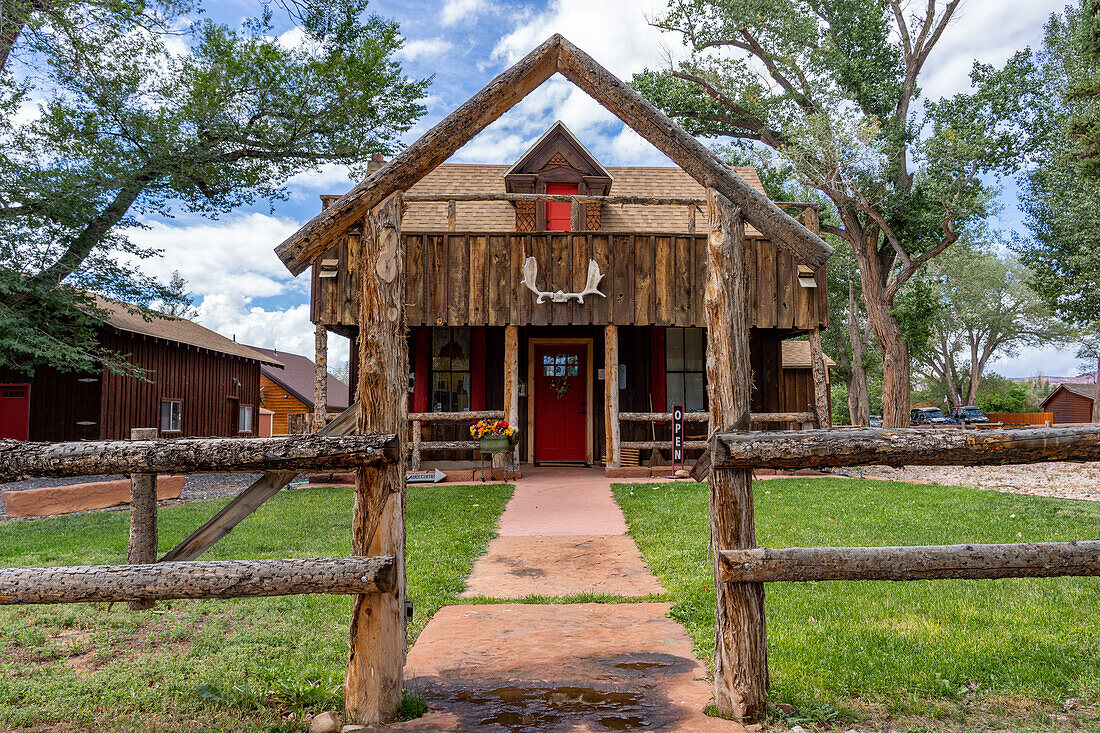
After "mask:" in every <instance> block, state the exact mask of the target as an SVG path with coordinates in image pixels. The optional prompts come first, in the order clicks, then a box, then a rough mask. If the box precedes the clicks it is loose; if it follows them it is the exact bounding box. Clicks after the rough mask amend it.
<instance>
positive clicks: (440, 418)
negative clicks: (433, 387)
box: [409, 410, 504, 423]
mask: <svg viewBox="0 0 1100 733" xmlns="http://www.w3.org/2000/svg"><path fill="white" fill-rule="evenodd" d="M502 419H504V410H471V411H469V412H410V413H409V420H419V421H420V422H471V423H472V422H474V421H475V420H502Z"/></svg>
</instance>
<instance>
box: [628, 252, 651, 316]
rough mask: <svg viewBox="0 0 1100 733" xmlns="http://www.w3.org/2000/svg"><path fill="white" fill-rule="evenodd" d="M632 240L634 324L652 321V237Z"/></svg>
mask: <svg viewBox="0 0 1100 733" xmlns="http://www.w3.org/2000/svg"><path fill="white" fill-rule="evenodd" d="M633 240H634V325H635V326H648V325H649V324H651V323H653V249H654V243H653V237H648V236H635V237H633Z"/></svg>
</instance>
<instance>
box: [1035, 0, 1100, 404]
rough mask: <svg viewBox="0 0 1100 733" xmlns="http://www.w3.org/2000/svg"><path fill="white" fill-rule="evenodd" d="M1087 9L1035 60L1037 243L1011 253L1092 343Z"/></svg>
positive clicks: (1058, 19)
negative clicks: (1040, 123)
mask: <svg viewBox="0 0 1100 733" xmlns="http://www.w3.org/2000/svg"><path fill="white" fill-rule="evenodd" d="M1085 7H1086V9H1087V11H1080V10H1075V9H1074V8H1072V7H1071V8H1067V9H1066V13H1065V16H1064V17H1062V16H1058V15H1054V16H1052V17H1051V19H1050V21H1049V22H1048V24H1047V27H1046V35H1045V38H1044V44H1043V49H1042V50H1041V51H1040V52H1039V53H1037V55H1036V56H1037V59H1036V71H1035V76H1036V78H1037V80H1038V82H1039V84H1040V85H1041V87H1042V89H1043V92H1044V93H1043V95H1042V102H1043V104H1044V109H1045V110H1046V112H1047V114H1048V115H1049V117H1050V120H1051V124H1050V125H1049V126H1047V127H1042V128H1039V129H1038V130H1037V131H1036V132H1035V133H1034V136H1035V138H1036V140H1037V141H1038V142H1039V143H1041V145H1042V150H1043V154H1042V155H1041V156H1040V157H1039V158H1038V160H1037V161H1036V163H1035V165H1034V166H1033V167H1032V168H1031V169H1030V170H1029V171H1028V172H1027V173H1026V174H1025V175H1024V176H1023V177H1022V180H1021V186H1020V188H1021V194H1020V205H1021V208H1022V209H1023V211H1024V221H1025V224H1026V225H1027V227H1028V229H1029V230H1030V232H1031V237H1030V238H1023V237H1019V238H1017V239H1016V240H1015V241H1014V242H1013V248H1014V249H1015V250H1016V251H1017V253H1018V254H1019V256H1020V259H1021V261H1022V262H1023V263H1024V264H1025V265H1026V266H1027V267H1029V268H1030V269H1031V271H1032V279H1031V285H1032V287H1033V288H1034V289H1035V291H1036V292H1037V293H1038V294H1039V296H1040V297H1041V298H1042V299H1043V300H1044V301H1045V302H1046V303H1047V304H1048V306H1050V308H1051V309H1052V310H1053V311H1054V312H1055V313H1057V314H1058V315H1059V316H1061V317H1062V318H1063V319H1064V320H1066V321H1068V322H1070V323H1072V324H1074V325H1075V326H1077V327H1078V328H1079V329H1080V330H1081V332H1082V335H1081V338H1082V339H1084V340H1088V339H1089V337H1090V335H1092V334H1096V333H1097V332H1098V331H1100V211H1098V206H1097V204H1098V202H1100V179H1098V178H1097V173H1098V172H1100V167H1098V166H1100V164H1098V161H1097V159H1096V158H1095V157H1093V156H1092V155H1091V154H1090V153H1089V151H1088V149H1087V146H1088V143H1087V142H1085V143H1082V134H1083V133H1084V132H1085V131H1086V130H1085V128H1083V127H1082V126H1081V120H1083V119H1087V118H1088V117H1089V116H1090V115H1096V113H1097V98H1096V96H1088V95H1082V94H1081V93H1080V90H1082V89H1084V88H1088V87H1089V86H1090V85H1093V86H1097V87H1100V59H1098V58H1097V54H1096V48H1092V50H1091V51H1090V50H1089V47H1088V46H1087V45H1085V44H1084V42H1083V40H1082V39H1084V38H1089V37H1091V36H1092V35H1093V33H1094V32H1095V28H1096V23H1097V18H1096V13H1095V10H1096V8H1095V4H1094V3H1092V2H1087V3H1086V5H1085ZM1082 145H1085V147H1086V149H1084V150H1083V149H1082V147H1081V146H1082ZM1086 351H1087V349H1086ZM1092 420H1093V422H1100V400H1094V401H1093V415H1092Z"/></svg>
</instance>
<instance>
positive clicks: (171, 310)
mask: <svg viewBox="0 0 1100 733" xmlns="http://www.w3.org/2000/svg"><path fill="white" fill-rule="evenodd" d="M168 292H169V293H170V294H171V297H170V298H169V299H168V300H166V301H165V302H163V303H161V304H159V305H160V307H159V308H158V309H157V310H159V311H160V312H161V313H164V314H165V315H169V316H175V317H176V318H186V319H189V320H190V319H194V318H195V317H197V316H198V315H199V309H198V308H196V307H195V299H194V298H192V297H191V294H190V293H188V292H187V281H186V280H184V279H183V275H181V274H180V271H179V270H172V279H171V280H169V281H168Z"/></svg>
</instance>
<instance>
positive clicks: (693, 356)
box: [665, 327, 707, 412]
mask: <svg viewBox="0 0 1100 733" xmlns="http://www.w3.org/2000/svg"><path fill="white" fill-rule="evenodd" d="M703 338H704V337H703V329H701V328H674V327H670V328H666V329H665V390H666V391H665V399H666V400H667V402H668V405H669V409H671V408H672V405H683V406H684V409H685V410H687V411H688V412H698V411H703V410H706V409H707V380H706V358H705V354H706V348H705V347H704V345H703Z"/></svg>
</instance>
